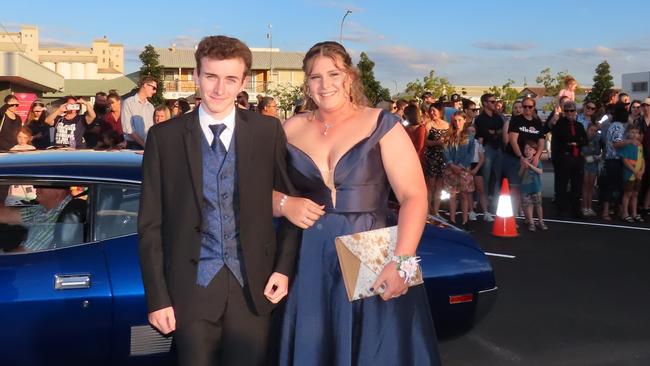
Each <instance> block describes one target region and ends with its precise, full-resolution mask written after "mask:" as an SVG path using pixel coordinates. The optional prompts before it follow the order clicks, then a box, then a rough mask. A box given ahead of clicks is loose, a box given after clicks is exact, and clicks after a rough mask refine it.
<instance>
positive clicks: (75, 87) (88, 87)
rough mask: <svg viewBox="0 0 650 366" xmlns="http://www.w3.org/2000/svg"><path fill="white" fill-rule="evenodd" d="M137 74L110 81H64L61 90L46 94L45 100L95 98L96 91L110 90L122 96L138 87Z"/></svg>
mask: <svg viewBox="0 0 650 366" xmlns="http://www.w3.org/2000/svg"><path fill="white" fill-rule="evenodd" d="M138 78H139V73H138V72H135V73H132V74H129V75H126V76H120V77H119V78H115V79H110V80H82V79H65V80H64V86H63V90H62V91H61V92H57V93H47V94H44V95H43V96H44V97H45V98H60V97H64V96H66V95H75V96H95V93H97V92H98V91H103V92H108V91H109V90H111V89H115V90H117V91H118V93H119V94H120V95H124V94H126V93H128V92H130V91H131V90H133V88H136V87H137V86H138Z"/></svg>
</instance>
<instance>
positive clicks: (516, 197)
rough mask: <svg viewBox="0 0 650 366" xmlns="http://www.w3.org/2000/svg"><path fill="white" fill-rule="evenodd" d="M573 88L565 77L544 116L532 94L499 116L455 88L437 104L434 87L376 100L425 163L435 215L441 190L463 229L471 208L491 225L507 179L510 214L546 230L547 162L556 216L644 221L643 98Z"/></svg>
mask: <svg viewBox="0 0 650 366" xmlns="http://www.w3.org/2000/svg"><path fill="white" fill-rule="evenodd" d="M576 87H577V81H576V80H575V79H574V78H572V77H570V76H568V77H567V78H566V79H565V88H564V89H562V90H561V91H560V93H559V95H558V97H557V99H556V100H555V103H554V104H555V107H554V108H553V110H552V111H551V112H550V114H549V115H548V116H547V117H546V118H543V119H542V118H541V116H542V113H540V111H539V110H538V108H537V105H536V100H535V99H534V98H532V97H524V98H521V99H518V100H516V101H515V102H514V103H513V105H512V106H511V114H509V115H506V114H505V105H504V103H503V101H500V100H498V99H497V98H496V97H495V96H494V95H493V94H489V93H486V94H484V95H482V96H481V98H480V108H479V106H477V104H476V102H474V101H472V100H470V99H465V98H462V97H461V96H460V95H458V94H454V95H451V96H449V97H447V96H443V97H440V98H439V99H437V100H436V99H435V98H433V95H432V94H431V93H424V94H423V95H422V96H421V98H420V100H419V101H410V102H409V101H405V100H400V101H397V102H391V101H385V102H381V103H380V104H378V105H377V106H378V107H381V108H384V109H385V110H387V111H391V112H392V113H395V114H396V115H399V116H400V117H401V118H402V119H403V121H404V125H405V127H406V130H407V132H408V133H409V135H410V136H411V139H412V141H413V144H414V146H415V149H416V151H417V152H418V155H419V156H420V159H421V161H422V167H423V170H424V174H425V177H426V179H427V185H428V189H429V213H430V214H432V215H439V210H440V200H441V191H444V192H446V193H448V194H449V195H450V203H449V211H450V216H449V220H450V221H451V222H454V223H456V220H457V212H456V211H457V210H456V208H457V207H459V206H458V202H457V200H459V201H460V208H461V209H460V217H461V220H462V221H461V222H460V224H461V225H464V226H465V228H467V229H468V230H469V229H470V226H469V221H473V220H476V219H477V217H478V216H479V215H478V214H477V213H476V212H477V211H482V216H483V220H485V221H488V222H490V221H493V219H494V218H493V215H494V213H495V211H496V209H497V207H496V206H497V202H498V197H499V194H500V191H501V182H502V179H503V178H507V180H508V183H509V187H510V192H511V197H512V206H513V210H514V212H515V213H521V214H522V215H523V217H524V223H525V225H526V227H527V228H528V229H529V230H530V231H535V230H538V229H541V230H547V229H548V226H547V225H546V223H545V222H544V212H543V209H542V183H541V177H542V174H543V172H544V169H545V167H544V164H546V162H547V161H548V162H549V163H550V164H551V165H552V167H553V172H554V174H553V188H554V189H553V191H554V195H553V197H549V198H551V199H552V202H553V204H554V208H555V211H556V213H557V214H558V216H559V217H561V218H592V217H598V218H600V219H602V220H604V221H612V220H613V219H614V217H618V219H619V220H622V221H624V222H627V223H634V222H644V221H645V220H647V219H648V217H647V216H648V214H649V213H650V184H649V183H650V169H646V166H645V161H648V159H650V130H649V128H650V97H649V98H646V99H645V100H642V101H641V100H630V98H629V95H628V94H626V93H623V92H620V93H619V92H618V91H617V90H615V89H611V90H608V91H606V92H605V93H604V95H603V98H602V100H598V101H596V100H589V99H586V100H584V101H582V103H576V100H575V98H576V95H575V90H576ZM579 105H581V108H580V107H579ZM398 106H399V107H398ZM549 141H550V144H548V142H549ZM548 168H550V167H546V169H547V170H549V169H548ZM594 202H597V204H594ZM534 216H537V218H536V219H535V218H534Z"/></svg>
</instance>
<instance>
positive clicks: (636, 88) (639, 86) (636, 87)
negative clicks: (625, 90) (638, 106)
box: [632, 81, 648, 93]
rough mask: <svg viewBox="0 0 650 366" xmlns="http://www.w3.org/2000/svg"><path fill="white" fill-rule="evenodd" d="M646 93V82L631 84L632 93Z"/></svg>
mask: <svg viewBox="0 0 650 366" xmlns="http://www.w3.org/2000/svg"><path fill="white" fill-rule="evenodd" d="M645 91H648V82H647V81H641V82H637V83H632V92H633V93H636V92H645Z"/></svg>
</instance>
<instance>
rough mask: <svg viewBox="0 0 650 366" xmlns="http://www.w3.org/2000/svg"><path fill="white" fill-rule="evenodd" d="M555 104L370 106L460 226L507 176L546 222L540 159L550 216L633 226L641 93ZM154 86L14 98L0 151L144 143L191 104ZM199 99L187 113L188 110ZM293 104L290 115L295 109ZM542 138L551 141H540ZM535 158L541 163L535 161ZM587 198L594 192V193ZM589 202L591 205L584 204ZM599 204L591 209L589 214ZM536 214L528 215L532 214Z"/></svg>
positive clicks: (486, 210)
mask: <svg viewBox="0 0 650 366" xmlns="http://www.w3.org/2000/svg"><path fill="white" fill-rule="evenodd" d="M564 84H565V87H564V89H562V90H561V91H560V93H559V94H558V96H557V100H556V101H557V102H556V103H555V108H554V109H553V110H552V111H551V112H550V114H549V115H548V117H547V118H545V119H544V120H542V119H541V118H540V115H539V114H538V109H537V106H536V100H535V99H534V98H531V97H525V98H521V99H518V100H516V101H515V102H514V103H513V104H512V106H511V108H510V111H511V113H510V114H505V109H506V108H505V107H506V106H505V105H504V102H503V101H501V100H499V99H497V98H496V97H495V96H494V95H492V94H489V93H486V94H484V95H482V96H481V98H480V106H479V105H477V103H476V102H475V101H473V100H471V99H466V98H463V97H461V96H460V95H459V94H452V95H450V96H442V97H440V98H437V99H436V98H434V96H433V94H432V93H429V92H425V93H423V94H422V95H421V97H420V99H419V100H418V99H413V100H410V101H407V100H404V99H400V100H397V101H381V102H379V103H378V104H377V107H380V108H383V109H385V110H387V111H389V112H391V113H394V114H395V115H397V116H399V117H400V118H401V119H402V120H403V123H404V126H405V128H406V130H407V132H408V133H409V135H410V136H411V139H412V141H413V144H414V146H415V148H416V151H417V153H418V155H419V156H420V159H421V162H422V167H423V170H424V174H425V177H426V180H427V187H428V190H429V212H430V214H432V215H438V214H439V211H440V204H441V193H442V192H443V191H445V192H446V193H448V194H449V195H450V199H451V201H450V205H449V209H450V217H449V219H450V221H451V222H454V223H455V222H456V211H457V210H456V208H457V207H459V206H458V205H457V200H460V214H461V220H462V221H461V224H462V225H466V226H467V228H468V229H469V227H468V221H474V220H476V219H477V217H478V216H479V215H478V214H477V213H476V212H477V211H479V212H481V213H482V217H483V220H485V221H488V222H490V221H493V214H494V212H495V211H496V208H497V207H496V203H497V202H498V196H499V192H500V190H501V181H502V178H507V179H508V182H509V185H510V190H511V196H512V204H513V209H514V212H516V213H519V212H521V213H522V214H523V215H524V217H525V222H526V225H527V227H528V229H530V230H536V229H537V228H541V229H547V226H546V225H545V223H544V220H543V210H542V206H541V201H542V194H541V191H542V190H541V179H540V178H541V175H542V172H543V169H544V166H543V161H546V159H545V158H547V157H548V158H549V159H548V161H550V163H551V165H552V166H553V172H554V174H553V181H554V184H553V187H554V196H553V197H552V199H553V202H554V203H555V206H556V209H557V212H558V214H559V215H560V216H563V217H581V218H588V217H595V216H599V217H600V218H601V219H603V220H606V221H611V220H612V217H613V215H614V213H616V215H617V216H618V217H619V218H620V219H621V220H623V221H625V222H643V221H645V220H646V219H647V217H644V216H647V214H648V212H649V211H650V184H649V183H650V169H646V166H645V161H648V159H649V158H650V156H649V154H650V131H649V130H648V129H649V127H650V97H649V98H646V99H645V100H642V101H641V100H630V97H629V95H628V94H626V93H622V92H618V91H617V90H615V89H611V90H607V91H606V92H605V93H604V94H603V96H602V99H601V100H589V99H587V100H584V101H582V103H581V108H579V104H578V103H576V100H575V98H576V95H575V90H576V88H577V85H578V83H577V81H576V80H575V79H574V78H573V77H570V76H567V78H566V79H565V82H564ZM156 91H157V82H156V80H155V79H153V78H151V77H148V76H145V77H144V78H143V79H142V80H141V82H140V84H139V87H138V89H137V91H134V92H133V93H131V95H130V96H127V97H123V96H120V95H119V94H118V93H116V92H115V91H109V92H108V93H105V92H102V91H100V92H97V93H96V95H95V98H94V104H91V103H90V102H89V101H86V100H84V99H83V98H76V97H73V96H68V97H65V98H63V99H62V101H61V103H59V104H58V105H56V104H55V106H53V105H50V106H49V112H48V105H46V104H45V103H44V102H43V101H41V100H36V101H34V102H33V103H32V104H31V106H30V108H29V112H28V115H27V118H26V120H25V121H22V120H21V118H20V116H19V115H18V114H17V113H16V109H17V107H18V106H19V103H18V100H17V99H16V97H15V96H14V95H8V96H7V97H5V98H4V105H3V106H2V107H1V108H0V115H1V116H2V119H1V122H0V151H9V150H13V151H25V150H32V149H39V150H40V149H48V148H68V149H81V148H87V149H98V150H108V149H122V148H127V149H136V150H140V149H143V148H144V145H145V141H146V136H147V132H148V130H149V128H150V127H151V126H153V125H154V124H158V123H163V122H164V121H167V120H169V119H170V118H174V117H177V116H179V115H182V114H184V113H188V112H190V111H191V110H192V106H191V105H190V103H189V102H188V100H187V99H184V98H180V99H175V100H170V101H167V102H166V103H164V104H161V105H158V106H154V105H153V104H152V103H151V102H150V99H151V97H152V96H153V95H154V94H156ZM257 97H258V98H257V103H256V104H254V103H250V102H249V95H248V94H247V93H246V92H245V91H242V92H240V93H239V95H238V97H237V107H239V108H243V109H250V110H256V111H258V112H259V113H262V114H265V115H270V116H274V117H278V103H277V101H276V100H275V99H274V98H273V97H270V96H262V95H258V96H257ZM199 104H200V99H199V98H197V100H196V104H195V106H194V108H196V107H198V105H199ZM304 112H306V110H305V105H304V103H301V102H300V101H298V102H297V103H296V107H295V110H294V113H304ZM549 141H550V144H549V143H548V142H549ZM542 157H544V158H542ZM594 193H596V194H594ZM594 198H596V199H597V201H598V205H594V202H595V201H596V200H594ZM597 210H599V212H597ZM533 214H536V215H537V221H536V224H535V220H533V216H534V215H533Z"/></svg>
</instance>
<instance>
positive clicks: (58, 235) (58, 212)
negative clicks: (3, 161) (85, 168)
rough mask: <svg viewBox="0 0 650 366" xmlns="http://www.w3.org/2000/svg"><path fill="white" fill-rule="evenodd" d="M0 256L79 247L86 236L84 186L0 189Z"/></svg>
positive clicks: (22, 186)
mask: <svg viewBox="0 0 650 366" xmlns="http://www.w3.org/2000/svg"><path fill="white" fill-rule="evenodd" d="M0 192H1V194H0V203H1V204H2V205H1V206H0V253H3V254H4V253H27V252H35V251H43V250H51V249H58V248H65V247H69V246H72V245H78V244H82V243H84V242H85V241H86V239H87V233H88V222H87V214H88V204H87V196H88V187H87V186H70V185H69V184H61V183H42V182H38V185H36V184H30V183H29V182H27V183H24V184H12V185H2V186H0Z"/></svg>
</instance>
